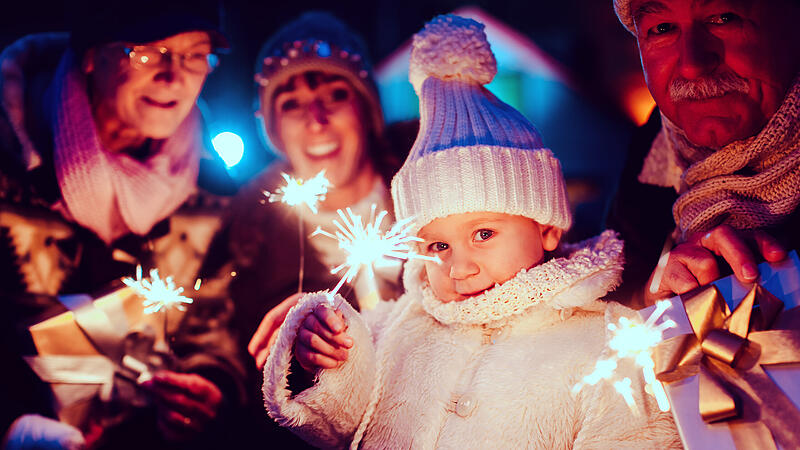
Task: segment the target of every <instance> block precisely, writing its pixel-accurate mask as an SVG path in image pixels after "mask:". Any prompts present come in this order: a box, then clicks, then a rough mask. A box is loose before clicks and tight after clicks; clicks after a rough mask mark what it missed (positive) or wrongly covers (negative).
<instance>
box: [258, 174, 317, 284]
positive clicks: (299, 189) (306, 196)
mask: <svg viewBox="0 0 800 450" xmlns="http://www.w3.org/2000/svg"><path fill="white" fill-rule="evenodd" d="M281 176H282V177H283V179H284V180H285V181H286V184H285V185H283V186H280V187H278V189H277V190H276V191H275V192H269V191H262V193H263V194H264V196H265V197H266V198H267V199H268V200H269V202H270V203H274V202H281V203H285V204H287V205H289V206H292V207H294V206H299V205H306V206H308V209H309V210H311V212H312V213H314V214H317V213H318V212H319V210H318V209H317V205H318V204H319V202H321V201H324V200H325V196H326V195H327V194H328V188H330V187H331V183H330V181H328V179H327V178H325V171H324V170H323V171H321V172H320V173H318V174H316V175H315V176H314V177H313V178H310V179H308V180H306V181H303V180H302V179H300V178H294V177H292V176H291V175H289V174H287V173H281ZM304 230H305V225H304V223H303V218H302V217H301V216H300V215H299V214H298V216H297V239H298V242H299V243H300V267H299V268H298V273H297V292H298V293H300V292H303V278H304V277H305V259H306V252H305V240H306V237H305V231H304Z"/></svg>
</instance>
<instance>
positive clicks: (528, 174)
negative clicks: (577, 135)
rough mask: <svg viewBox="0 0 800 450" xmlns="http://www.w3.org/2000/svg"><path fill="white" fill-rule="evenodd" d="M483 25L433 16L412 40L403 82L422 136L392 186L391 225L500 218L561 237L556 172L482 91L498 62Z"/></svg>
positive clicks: (509, 114) (561, 200) (565, 205)
mask: <svg viewBox="0 0 800 450" xmlns="http://www.w3.org/2000/svg"><path fill="white" fill-rule="evenodd" d="M483 28H484V26H483V24H481V23H478V22H476V21H474V20H471V19H465V18H463V17H458V16H454V15H443V16H438V17H436V18H434V19H433V20H431V21H430V22H428V23H427V24H426V25H425V27H424V28H423V29H422V30H421V31H420V32H418V33H417V34H416V35H414V43H413V49H412V50H411V64H410V68H409V79H410V80H411V84H413V85H414V90H415V91H416V92H417V96H418V97H419V99H420V129H419V135H418V136H417V140H416V142H414V146H413V147H412V148H411V152H410V153H409V156H408V159H407V160H406V162H405V163H404V164H403V167H402V168H401V169H400V171H399V172H398V173H397V175H395V177H394V179H392V197H393V199H394V205H395V215H396V217H397V219H398V220H402V219H405V218H408V217H412V216H413V217H414V218H415V219H414V221H415V223H416V224H417V225H418V226H420V227H421V226H425V225H426V224H428V223H430V222H431V221H432V220H434V219H437V218H441V217H446V216H449V215H451V214H460V213H466V212H481V211H488V212H498V213H506V214H513V215H520V216H525V217H529V218H531V219H533V220H535V221H537V222H539V223H541V224H544V225H553V226H556V227H558V228H561V229H568V228H569V227H570V225H571V224H572V216H571V214H570V210H569V202H568V199H567V193H566V187H565V184H564V177H563V175H562V173H561V165H560V163H559V161H558V159H556V158H555V157H554V156H553V154H552V153H551V152H550V150H548V149H546V148H544V146H543V144H542V138H541V136H540V135H539V132H538V131H537V130H536V128H535V127H534V126H533V124H531V123H530V121H528V120H527V119H526V118H525V117H524V116H523V115H522V114H520V113H519V111H517V110H515V109H514V108H513V107H511V106H509V105H507V104H506V103H503V102H502V101H500V100H499V99H498V98H497V97H495V96H494V95H493V94H492V93H491V92H489V91H488V90H487V89H486V88H485V87H484V86H483V85H484V84H486V83H489V82H490V81H492V78H494V76H495V74H496V73H497V62H496V61H495V58H494V55H493V54H492V51H491V49H490V47H489V42H488V41H487V40H486V34H485V33H484V32H483Z"/></svg>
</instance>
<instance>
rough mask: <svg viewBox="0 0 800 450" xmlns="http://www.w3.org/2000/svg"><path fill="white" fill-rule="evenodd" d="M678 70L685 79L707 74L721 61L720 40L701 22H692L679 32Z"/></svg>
mask: <svg viewBox="0 0 800 450" xmlns="http://www.w3.org/2000/svg"><path fill="white" fill-rule="evenodd" d="M680 46H681V48H680V52H681V53H680V59H679V62H678V64H679V66H678V68H679V71H680V75H681V76H682V77H684V78H686V79H689V80H691V79H695V78H698V77H702V76H705V75H708V74H710V73H712V72H714V70H716V68H717V67H718V66H719V64H720V62H721V59H722V58H721V52H722V50H723V49H722V41H721V40H720V39H719V38H717V37H716V36H714V35H713V34H712V33H710V32H709V31H708V29H706V27H705V26H703V25H701V24H694V25H692V26H690V27H688V28H686V29H684V31H683V32H682V33H681V43H680Z"/></svg>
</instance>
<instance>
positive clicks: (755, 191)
mask: <svg viewBox="0 0 800 450" xmlns="http://www.w3.org/2000/svg"><path fill="white" fill-rule="evenodd" d="M661 120H662V128H661V132H660V133H659V135H658V136H657V137H656V140H655V141H654V142H653V146H652V148H651V150H650V153H649V154H648V155H647V158H646V159H645V163H644V166H643V168H642V172H641V173H640V174H639V181H640V182H642V183H647V184H655V185H658V186H671V187H674V188H675V190H676V191H677V192H678V193H680V194H681V195H680V197H679V198H678V200H677V201H676V202H675V204H674V205H673V208H672V213H673V217H674V219H675V223H676V224H677V226H678V229H679V230H680V232H681V233H682V234H683V235H684V236H686V234H687V233H690V232H703V231H707V230H708V229H710V228H713V227H714V226H716V225H719V224H721V223H727V224H729V225H731V226H732V227H734V228H737V229H755V228H763V227H767V226H770V225H774V224H777V223H780V222H781V221H782V220H783V219H784V218H785V217H786V216H787V215H789V214H791V213H792V212H794V210H795V209H796V207H797V205H798V204H800V78H796V79H795V81H794V83H793V84H792V86H791V88H790V89H789V93H788V94H787V96H786V98H785V99H784V101H783V103H782V104H781V106H780V108H779V109H778V111H777V112H776V113H775V114H774V115H773V116H772V117H771V118H770V120H769V122H767V125H766V126H765V127H764V128H763V129H762V130H761V132H760V133H759V134H758V135H756V136H753V137H750V138H747V139H743V140H741V141H736V142H732V143H730V144H728V145H726V146H725V147H723V148H722V149H719V150H716V151H715V150H713V149H709V148H702V147H698V146H696V145H694V144H692V143H691V142H689V140H688V138H687V137H686V135H685V134H684V133H683V131H682V130H681V129H680V128H678V127H677V126H676V125H675V124H674V123H672V122H671V121H670V120H669V119H668V118H666V117H665V116H664V115H663V114H662V116H661Z"/></svg>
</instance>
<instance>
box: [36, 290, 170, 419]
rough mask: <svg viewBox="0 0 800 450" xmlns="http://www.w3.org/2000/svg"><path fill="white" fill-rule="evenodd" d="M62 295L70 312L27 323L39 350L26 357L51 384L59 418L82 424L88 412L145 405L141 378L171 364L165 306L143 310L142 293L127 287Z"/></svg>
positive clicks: (102, 413)
mask: <svg viewBox="0 0 800 450" xmlns="http://www.w3.org/2000/svg"><path fill="white" fill-rule="evenodd" d="M59 300H60V301H61V303H63V304H64V306H66V307H67V309H68V311H67V312H64V313H61V314H59V315H57V316H54V317H51V318H49V319H46V320H43V321H41V322H39V323H37V324H35V325H32V326H31V327H29V329H28V330H29V332H30V335H31V338H32V340H33V343H34V345H35V347H36V350H37V355H36V356H29V357H26V358H25V359H26V361H27V362H28V364H29V365H30V366H31V368H32V369H33V370H34V372H36V374H37V375H38V376H39V377H40V378H41V379H42V380H43V381H45V382H47V383H49V384H50V387H51V389H52V391H53V394H54V395H53V397H54V400H55V405H54V406H55V410H56V413H57V414H58V416H59V419H60V420H62V421H63V422H66V423H69V424H71V425H74V426H77V427H82V426H83V425H85V424H86V420H87V418H88V417H89V415H90V413H91V415H92V418H93V419H96V418H98V417H103V416H108V417H110V415H109V414H106V412H109V411H115V414H116V412H118V411H120V410H122V409H124V408H118V406H119V405H120V404H129V405H136V406H141V405H144V404H146V402H147V399H146V397H145V396H144V395H143V393H142V392H141V390H140V389H138V388H137V385H138V383H141V382H143V381H145V380H146V379H147V378H148V377H149V376H150V375H151V372H152V371H153V370H155V369H156V368H160V367H165V366H166V365H168V363H169V347H168V345H167V341H166V339H165V336H166V330H165V329H164V327H165V323H170V321H167V322H165V316H164V315H163V314H162V313H163V311H162V313H159V314H145V311H144V305H143V301H142V298H141V297H140V296H138V295H137V294H136V293H135V292H134V291H133V289H131V288H130V287H127V286H126V287H122V288H119V289H117V290H114V291H113V292H111V293H109V294H107V295H104V296H102V297H99V298H97V299H92V298H91V297H90V296H88V295H73V296H62V297H59ZM170 312H171V313H175V312H176V311H170ZM176 319H177V318H176ZM177 322H178V320H173V321H171V323H173V324H177ZM112 405H113V406H112ZM100 410H103V411H100Z"/></svg>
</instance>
